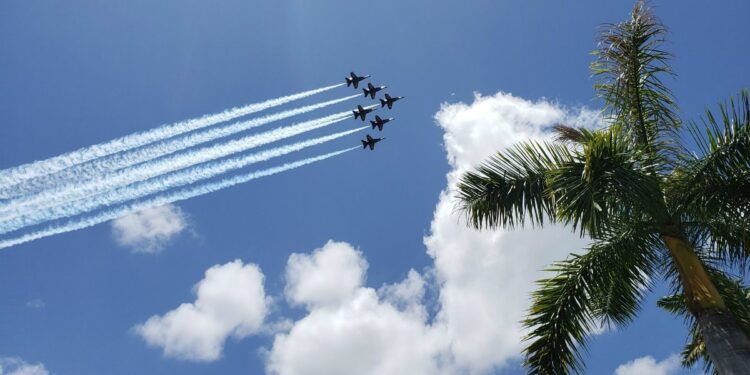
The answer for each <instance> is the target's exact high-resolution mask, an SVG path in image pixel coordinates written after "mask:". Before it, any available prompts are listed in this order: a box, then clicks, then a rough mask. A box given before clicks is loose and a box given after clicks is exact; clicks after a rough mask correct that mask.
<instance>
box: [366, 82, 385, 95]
mask: <svg viewBox="0 0 750 375" xmlns="http://www.w3.org/2000/svg"><path fill="white" fill-rule="evenodd" d="M384 88H386V86H377V87H376V86H373V85H372V83H368V84H367V88H366V89H362V91H364V92H365V98H366V97H368V96H369V97H370V98H372V99H375V93H377V92H378V91H380V90H382V89H384Z"/></svg>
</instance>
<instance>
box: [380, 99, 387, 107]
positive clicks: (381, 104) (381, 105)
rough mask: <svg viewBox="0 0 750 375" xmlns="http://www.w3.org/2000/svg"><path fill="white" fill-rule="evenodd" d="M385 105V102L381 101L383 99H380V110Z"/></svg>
mask: <svg viewBox="0 0 750 375" xmlns="http://www.w3.org/2000/svg"><path fill="white" fill-rule="evenodd" d="M385 104H386V103H385V100H383V99H380V108H383V107H385Z"/></svg>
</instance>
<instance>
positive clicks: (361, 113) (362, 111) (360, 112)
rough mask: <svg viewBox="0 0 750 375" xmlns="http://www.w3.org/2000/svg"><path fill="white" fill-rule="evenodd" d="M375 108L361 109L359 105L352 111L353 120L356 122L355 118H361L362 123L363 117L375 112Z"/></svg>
mask: <svg viewBox="0 0 750 375" xmlns="http://www.w3.org/2000/svg"><path fill="white" fill-rule="evenodd" d="M376 109H377V108H363V107H362V106H361V105H358V106H357V109H355V110H353V111H352V113H354V119H355V120H356V119H357V117H360V118H362V122H364V121H365V117H366V116H367V114H368V113H370V112H372V111H374V110H376Z"/></svg>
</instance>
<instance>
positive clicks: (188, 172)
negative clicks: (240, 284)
mask: <svg viewBox="0 0 750 375" xmlns="http://www.w3.org/2000/svg"><path fill="white" fill-rule="evenodd" d="M364 129H367V126H363V127H361V128H357V129H353V130H347V131H344V132H339V133H335V134H331V135H327V136H323V137H318V138H313V139H310V140H306V141H301V142H297V143H294V144H291V145H287V146H281V147H277V148H273V149H270V150H266V151H261V152H258V153H254V154H250V155H245V156H240V157H234V158H231V159H227V160H223V161H217V162H212V163H208V164H205V165H200V166H194V167H191V168H187V169H184V170H181V171H178V172H175V173H170V174H167V175H162V176H158V177H156V178H153V179H150V180H147V181H143V182H139V183H136V184H133V185H128V186H123V187H120V188H117V189H114V190H110V191H106V192H103V193H101V194H97V195H89V196H86V197H84V198H82V199H79V200H76V201H69V202H66V203H65V204H63V205H61V206H57V207H52V208H47V209H41V210H40V209H34V210H30V211H28V213H27V214H26V215H24V216H23V217H18V218H16V219H14V220H10V221H9V222H7V223H3V224H4V225H3V226H4V227H5V228H10V230H15V229H20V228H21V227H26V226H30V225H35V224H39V223H43V222H46V221H51V220H56V219H60V218H66V217H72V216H75V215H80V214H83V213H86V212H89V211H93V210H95V209H97V208H100V207H102V206H112V205H115V204H120V203H123V202H127V201H129V200H134V199H138V198H142V197H145V196H147V195H151V194H156V193H159V192H163V191H166V190H168V189H173V188H176V187H180V186H184V185H188V184H192V183H196V182H199V181H201V180H205V179H209V178H212V177H215V176H218V175H221V174H223V173H226V172H229V171H231V170H234V169H239V168H244V167H246V166H248V165H251V164H254V163H259V162H263V161H268V160H270V159H273V158H276V157H279V156H283V155H286V154H289V153H292V152H295V151H299V150H302V149H305V148H307V147H312V146H316V145H319V144H322V143H325V142H330V141H332V140H335V139H338V138H341V137H344V136H347V135H349V134H353V133H355V132H358V131H362V130H364ZM10 230H7V231H10Z"/></svg>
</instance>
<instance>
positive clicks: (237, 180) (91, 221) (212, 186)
mask: <svg viewBox="0 0 750 375" xmlns="http://www.w3.org/2000/svg"><path fill="white" fill-rule="evenodd" d="M356 149H359V146H355V147H352V148H348V149H345V150H340V151H336V152H332V153H329V154H324V155H320V156H316V157H312V158H308V159H303V160H299V161H296V162H292V163H287V164H284V165H282V166H279V167H274V168H269V169H265V170H261V171H257V172H252V173H248V174H243V175H239V176H235V177H231V178H227V179H224V180H221V181H218V182H214V183H209V184H204V185H200V186H198V187H194V188H190V189H183V190H181V191H178V192H175V193H171V194H166V195H161V196H157V197H154V198H152V199H149V200H146V201H142V202H136V203H132V204H129V205H126V206H120V207H117V208H113V209H110V210H107V211H104V212H101V213H99V214H97V215H94V216H88V217H84V218H81V219H78V220H71V221H68V222H67V223H65V224H61V225H52V226H49V227H47V228H45V229H42V230H38V231H35V232H31V233H27V234H24V235H22V236H19V237H15V238H10V239H7V240H3V241H0V249H4V248H7V247H10V246H15V245H19V244H22V243H25V242H29V241H33V240H37V239H40V238H44V237H48V236H52V235H55V234H59V233H65V232H70V231H74V230H78V229H83V228H88V227H91V226H94V225H96V224H100V223H103V222H106V221H109V220H112V219H116V218H118V217H122V216H125V215H128V214H131V213H133V212H137V211H142V210H145V209H148V208H152V207H156V206H160V205H164V204H167V203H174V202H178V201H182V200H186V199H190V198H193V197H197V196H200V195H204V194H208V193H212V192H215V191H217V190H221V189H224V188H228V187H231V186H234V185H237V184H242V183H245V182H248V181H251V180H254V179H257V178H261V177H266V176H271V175H274V174H277V173H281V172H285V171H288V170H292V169H295V168H299V167H302V166H305V165H308V164H312V163H315V162H319V161H322V160H325V159H329V158H332V157H334V156H337V155H341V154H343V153H346V152H349V151H352V150H356Z"/></svg>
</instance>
